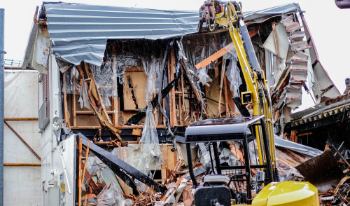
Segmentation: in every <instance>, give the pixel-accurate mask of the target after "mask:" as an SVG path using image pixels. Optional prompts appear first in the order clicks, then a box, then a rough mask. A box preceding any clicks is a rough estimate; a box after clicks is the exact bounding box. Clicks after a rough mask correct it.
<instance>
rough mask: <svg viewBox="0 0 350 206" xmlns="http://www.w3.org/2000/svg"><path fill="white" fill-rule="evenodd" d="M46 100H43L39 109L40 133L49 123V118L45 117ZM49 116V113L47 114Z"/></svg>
mask: <svg viewBox="0 0 350 206" xmlns="http://www.w3.org/2000/svg"><path fill="white" fill-rule="evenodd" d="M46 107H47V100H46V99H45V100H44V102H43V104H42V105H41V107H40V109H39V129H40V132H41V131H43V130H44V129H45V127H46V126H47V124H48V123H49V122H50V118H49V117H48V115H47V111H46V110H47V108H46ZM49 114H50V113H49Z"/></svg>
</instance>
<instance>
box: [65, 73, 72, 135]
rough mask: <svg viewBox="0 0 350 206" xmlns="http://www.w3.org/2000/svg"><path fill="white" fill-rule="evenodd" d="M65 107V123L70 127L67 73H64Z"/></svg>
mask: <svg viewBox="0 0 350 206" xmlns="http://www.w3.org/2000/svg"><path fill="white" fill-rule="evenodd" d="M63 107H64V123H66V125H67V126H68V128H69V129H71V128H70V121H69V112H68V105H67V85H66V73H63Z"/></svg>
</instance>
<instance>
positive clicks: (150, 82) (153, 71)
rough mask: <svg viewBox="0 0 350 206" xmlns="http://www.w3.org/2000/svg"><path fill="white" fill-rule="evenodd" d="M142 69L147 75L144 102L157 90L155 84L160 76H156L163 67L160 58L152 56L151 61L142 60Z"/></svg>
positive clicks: (148, 100) (149, 99)
mask: <svg viewBox="0 0 350 206" xmlns="http://www.w3.org/2000/svg"><path fill="white" fill-rule="evenodd" d="M142 65H143V69H144V71H145V73H146V75H147V83H146V85H147V86H146V88H145V92H146V96H145V98H146V99H145V101H146V103H148V102H150V101H151V100H152V99H153V94H154V93H156V92H157V91H158V88H157V85H159V84H158V82H159V81H160V78H161V77H158V75H159V74H160V69H161V68H163V65H162V60H160V59H155V58H152V60H151V61H146V60H145V59H143V60H142Z"/></svg>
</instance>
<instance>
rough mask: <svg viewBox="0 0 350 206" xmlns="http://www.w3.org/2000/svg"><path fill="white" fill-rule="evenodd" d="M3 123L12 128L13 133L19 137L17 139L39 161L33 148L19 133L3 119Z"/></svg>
mask: <svg viewBox="0 0 350 206" xmlns="http://www.w3.org/2000/svg"><path fill="white" fill-rule="evenodd" d="M4 123H5V124H6V125H7V126H8V128H10V130H12V132H13V133H15V135H16V136H17V137H18V138H19V140H21V141H22V142H23V144H24V145H25V146H26V147H27V148H28V149H29V150H30V151H31V152H32V153H33V154H34V156H35V157H36V158H38V160H40V161H41V158H40V156H39V155H38V154H37V153H36V152H35V151H34V150H33V148H31V147H30V146H29V144H27V142H26V141H25V140H24V139H23V138H22V137H21V135H19V134H18V133H17V132H16V130H15V129H13V128H12V127H11V125H9V124H8V123H7V122H6V121H4Z"/></svg>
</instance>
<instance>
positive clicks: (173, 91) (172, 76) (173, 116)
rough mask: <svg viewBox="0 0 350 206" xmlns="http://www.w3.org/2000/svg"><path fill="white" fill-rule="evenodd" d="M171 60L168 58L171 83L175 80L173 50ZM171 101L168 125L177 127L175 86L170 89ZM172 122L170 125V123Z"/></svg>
mask: <svg viewBox="0 0 350 206" xmlns="http://www.w3.org/2000/svg"><path fill="white" fill-rule="evenodd" d="M170 55H171V58H170V60H171V61H170V71H171V73H170V74H171V81H173V80H174V79H175V76H174V73H175V67H176V65H175V53H174V49H173V50H171V53H170ZM171 99H172V106H171V108H170V110H171V111H170V113H173V115H172V120H171V121H170V124H171V125H172V127H173V126H177V125H178V123H177V120H176V100H175V86H174V87H173V88H172V89H171ZM171 122H172V123H171Z"/></svg>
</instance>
